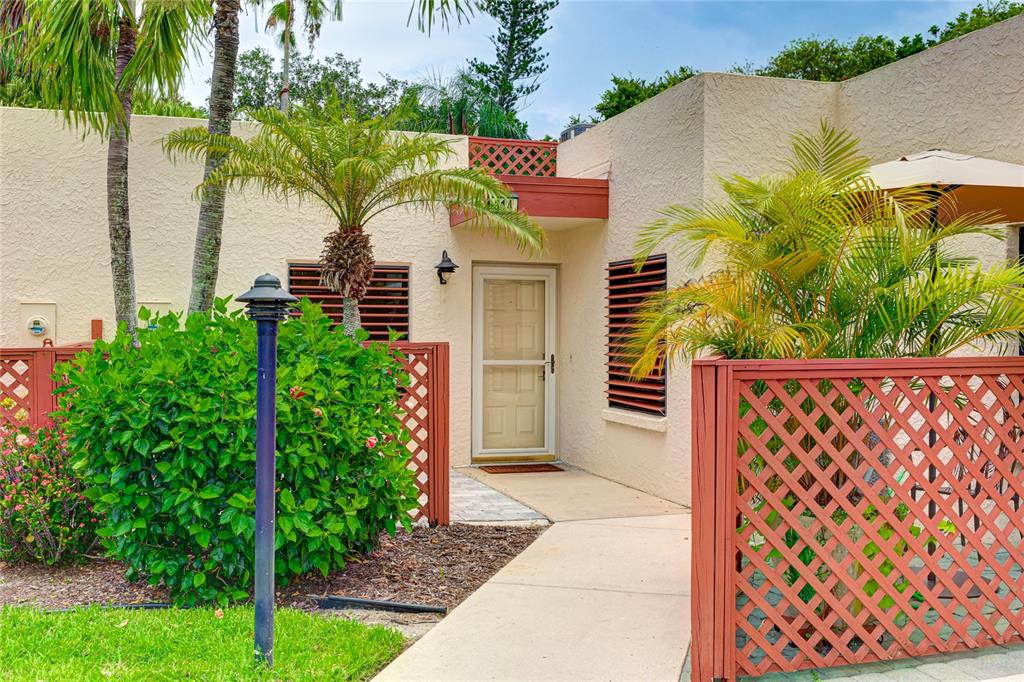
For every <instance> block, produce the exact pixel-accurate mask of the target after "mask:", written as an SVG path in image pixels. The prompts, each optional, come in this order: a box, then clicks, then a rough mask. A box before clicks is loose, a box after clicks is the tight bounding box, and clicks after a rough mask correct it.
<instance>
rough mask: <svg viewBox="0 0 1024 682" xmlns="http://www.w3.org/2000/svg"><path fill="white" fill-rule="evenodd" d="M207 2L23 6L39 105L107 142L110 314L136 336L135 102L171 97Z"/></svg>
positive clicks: (41, 1) (51, 0)
mask: <svg viewBox="0 0 1024 682" xmlns="http://www.w3.org/2000/svg"><path fill="white" fill-rule="evenodd" d="M209 15H210V3H209V1H208V0H187V1H185V2H177V3H168V2H157V1H156V0H148V1H146V2H143V3H141V6H140V4H138V3H137V2H136V0H75V1H70V2H69V1H68V0H26V2H25V17H26V18H25V20H24V23H23V28H22V30H21V31H20V35H19V39H20V40H21V41H22V43H21V45H22V47H21V50H22V51H21V53H20V54H21V58H22V60H23V64H24V66H25V68H26V70H27V71H28V72H29V73H30V74H31V75H32V77H33V78H38V79H39V89H40V98H41V100H42V104H43V106H46V107H48V108H53V109H58V110H60V111H61V112H62V113H63V115H64V117H65V120H66V121H67V122H68V123H70V124H73V125H76V126H84V127H85V129H86V130H87V131H94V132H97V133H99V134H100V135H102V136H104V137H106V138H107V140H108V145H107V223H108V228H109V233H110V265H111V271H112V276H113V285H114V308H115V313H116V318H117V321H118V322H119V323H122V322H123V323H124V324H126V325H127V326H128V329H129V331H131V332H132V333H134V330H135V325H136V310H135V267H134V263H133V261H132V244H131V222H130V220H129V213H128V137H129V134H130V131H131V116H132V95H133V94H134V92H135V91H136V90H137V89H149V88H152V87H156V88H158V89H159V90H160V91H161V93H162V94H165V95H168V96H171V95H173V93H174V92H175V90H176V87H177V85H178V84H179V83H180V81H181V76H182V71H183V69H184V65H185V57H186V53H187V52H188V50H189V49H190V47H191V46H194V45H196V44H198V42H199V41H200V40H202V36H203V30H202V29H204V28H205V26H206V21H207V19H208V17H209Z"/></svg>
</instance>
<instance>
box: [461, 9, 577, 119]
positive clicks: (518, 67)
mask: <svg viewBox="0 0 1024 682" xmlns="http://www.w3.org/2000/svg"><path fill="white" fill-rule="evenodd" d="M557 6H558V0H487V1H486V2H485V3H484V5H483V7H482V9H483V11H484V12H486V13H487V14H489V15H491V16H492V17H494V19H495V20H496V21H497V22H498V35H496V36H491V44H493V45H494V50H495V57H494V62H493V63H490V64H487V63H484V62H482V61H480V60H479V59H471V60H470V61H469V68H470V72H471V73H472V74H473V76H474V77H475V78H477V79H479V80H480V81H481V83H482V84H483V87H484V89H485V90H486V92H487V93H488V94H489V95H490V96H491V97H492V98H493V99H494V101H495V102H497V104H498V106H500V107H501V109H502V110H503V111H504V112H505V113H506V114H510V115H511V114H514V113H515V112H516V110H517V107H518V106H519V105H520V103H521V102H522V101H523V100H525V99H526V98H527V97H529V96H530V95H532V94H533V93H534V92H536V91H537V88H539V87H540V83H539V82H538V79H539V78H540V77H541V75H543V73H544V72H545V71H547V68H548V66H547V64H545V63H544V60H545V59H547V57H548V53H547V52H544V51H542V50H541V49H540V48H539V47H538V46H537V41H538V40H540V39H541V38H542V37H543V36H544V34H545V33H547V32H548V30H550V28H551V27H550V26H549V25H548V15H549V14H550V13H551V10H553V9H554V8H555V7H557Z"/></svg>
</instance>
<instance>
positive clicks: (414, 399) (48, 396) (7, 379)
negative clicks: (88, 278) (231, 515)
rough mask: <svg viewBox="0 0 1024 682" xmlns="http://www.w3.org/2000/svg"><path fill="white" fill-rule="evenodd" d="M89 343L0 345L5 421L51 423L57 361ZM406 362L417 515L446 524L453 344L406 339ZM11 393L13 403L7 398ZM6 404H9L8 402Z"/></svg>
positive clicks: (405, 403) (406, 415) (405, 420)
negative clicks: (23, 418) (450, 352)
mask: <svg viewBox="0 0 1024 682" xmlns="http://www.w3.org/2000/svg"><path fill="white" fill-rule="evenodd" d="M87 345H89V344H80V345H78V346H74V347H61V348H52V347H50V348H13V349H0V423H2V424H20V423H24V421H20V422H19V421H17V420H16V417H18V416H20V415H19V412H20V411H21V410H24V412H25V416H26V417H27V421H28V423H29V424H30V425H31V426H33V427H39V426H42V425H44V424H47V423H49V414H50V412H52V411H53V410H55V409H56V408H57V403H56V400H55V398H54V395H53V391H54V389H55V388H56V385H55V383H54V381H53V377H52V375H53V372H54V365H55V363H58V362H65V361H68V360H70V359H71V358H73V357H74V355H75V354H76V353H78V352H80V351H81V350H82V348H83V347H84V346H87ZM393 347H394V348H396V349H397V350H399V351H401V356H400V357H401V362H402V364H403V366H404V368H405V369H406V371H407V372H408V373H409V386H408V387H407V389H406V392H405V394H404V395H403V396H402V398H401V401H400V404H401V408H402V414H401V419H402V426H404V427H405V429H406V430H407V431H408V432H409V441H408V448H409V454H410V458H409V466H410V468H412V469H413V470H414V471H415V472H416V486H417V487H418V488H419V490H420V504H421V506H420V508H419V509H418V510H417V511H416V513H415V514H414V518H415V520H417V521H419V520H420V519H425V520H426V521H427V522H428V523H430V524H441V525H447V524H448V520H449V513H448V511H449V510H448V344H447V343H412V342H403V343H396V344H394V345H393ZM7 397H9V398H10V399H11V403H12V404H10V405H8V403H7V402H6V401H3V398H7ZM5 405H6V406H5Z"/></svg>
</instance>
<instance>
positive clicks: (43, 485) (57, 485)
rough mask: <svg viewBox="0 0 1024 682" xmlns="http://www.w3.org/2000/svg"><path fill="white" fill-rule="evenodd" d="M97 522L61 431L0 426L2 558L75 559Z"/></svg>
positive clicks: (88, 544)
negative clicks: (73, 468)
mask: <svg viewBox="0 0 1024 682" xmlns="http://www.w3.org/2000/svg"><path fill="white" fill-rule="evenodd" d="M96 527H97V519H96V515H95V514H94V513H93V511H92V508H91V505H90V503H89V501H88V500H87V499H86V498H85V496H84V495H83V486H82V484H81V483H80V482H79V480H78V478H77V477H76V476H75V475H74V472H73V471H72V470H71V466H70V463H69V457H68V450H67V444H66V442H65V437H64V435H63V433H62V432H61V431H60V430H59V429H58V428H43V429H39V430H37V431H32V430H30V429H29V428H27V427H22V428H15V427H12V426H0V560H3V561H10V562H22V561H30V562H41V563H45V564H49V565H54V564H62V563H71V562H75V561H79V560H81V559H82V558H83V557H84V556H85V554H86V553H87V552H88V551H89V550H90V549H92V548H93V546H94V545H95V544H96V534H95V530H96Z"/></svg>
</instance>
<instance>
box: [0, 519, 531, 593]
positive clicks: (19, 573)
mask: <svg viewBox="0 0 1024 682" xmlns="http://www.w3.org/2000/svg"><path fill="white" fill-rule="evenodd" d="M542 531H543V529H542V528H523V527H504V526H467V525H454V526H448V527H446V528H423V527H417V528H415V529H414V530H413V532H412V533H399V534H398V535H396V536H395V537H393V538H392V537H389V536H387V535H384V536H383V537H382V539H381V544H380V546H379V547H378V548H377V550H376V551H374V552H373V553H372V554H370V555H368V556H365V557H357V558H355V559H353V560H352V561H351V562H350V563H349V564H348V566H346V567H345V569H344V570H343V571H338V572H336V573H332V574H330V575H329V576H327V577H326V578H324V577H323V576H322V575H320V574H319V573H315V574H312V575H309V576H306V577H303V578H300V579H299V580H297V581H295V582H293V583H292V584H290V585H288V586H286V587H283V588H280V589H279V590H278V593H277V601H278V604H279V605H282V606H292V607H296V608H302V609H313V608H315V604H314V603H313V601H312V600H311V599H310V598H309V595H316V596H327V595H343V596H348V597H362V598H366V599H385V600H391V601H401V602H410V603H416V604H431V605H435V606H446V607H448V608H449V609H451V608H454V607H455V606H456V605H457V604H459V602H461V601H462V600H464V599H465V598H466V597H468V596H469V595H470V594H472V593H473V592H474V591H476V589H477V588H478V587H480V586H481V585H482V584H483V583H484V582H486V581H487V579H488V578H490V577H491V576H492V575H494V574H495V573H497V572H498V570H500V569H501V568H502V567H503V566H504V565H505V564H507V563H508V562H509V561H511V560H512V559H513V558H514V557H515V556H516V555H518V554H519V553H520V552H522V551H523V550H524V549H526V547H528V546H529V545H530V543H532V542H533V541H534V540H535V539H536V538H537V536H538V535H539V534H540V533H541V532H542ZM124 572H125V567H124V566H123V565H122V564H118V563H114V562H109V561H102V560H97V561H92V562H90V563H87V564H85V565H81V566H70V567H62V568H47V567H45V566H12V565H8V564H2V563H0V604H33V605H35V606H39V607H42V608H52V609H57V608H67V607H71V606H79V605H84V604H111V603H116V604H126V603H141V602H149V601H153V602H160V601H167V593H166V591H165V590H163V589H162V588H158V587H150V586H148V585H146V584H145V583H131V582H128V581H127V580H125V578H124Z"/></svg>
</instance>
